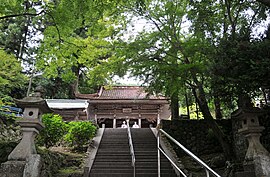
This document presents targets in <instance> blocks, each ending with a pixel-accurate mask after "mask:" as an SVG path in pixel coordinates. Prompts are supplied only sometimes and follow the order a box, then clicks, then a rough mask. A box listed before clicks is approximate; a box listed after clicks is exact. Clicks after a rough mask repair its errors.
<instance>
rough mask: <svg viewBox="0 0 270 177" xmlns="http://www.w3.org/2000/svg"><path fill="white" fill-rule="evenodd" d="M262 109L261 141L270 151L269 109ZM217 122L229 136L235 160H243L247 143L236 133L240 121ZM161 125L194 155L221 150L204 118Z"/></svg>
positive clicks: (225, 120) (180, 151)
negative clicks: (262, 128)
mask: <svg viewBox="0 0 270 177" xmlns="http://www.w3.org/2000/svg"><path fill="white" fill-rule="evenodd" d="M263 111H264V114H263V116H261V117H260V118H259V120H260V125H262V126H264V127H265V129H264V131H263V132H262V136H261V143H262V144H263V146H264V147H265V148H266V149H267V150H268V152H270V109H267V110H266V109H265V110H263ZM217 123H218V125H219V126H220V127H222V129H223V130H224V132H225V134H226V135H227V136H229V137H230V140H231V142H232V148H233V151H234V153H235V157H236V160H237V161H238V162H243V161H244V158H245V154H246V151H247V147H248V143H247V140H246V138H245V137H244V136H243V135H241V134H239V133H238V129H239V128H240V127H241V125H240V122H239V121H238V120H236V119H223V120H217ZM162 126H163V129H164V130H165V131H166V132H168V133H169V134H170V135H172V136H173V137H174V138H175V139H176V140H177V141H179V142H180V143H181V144H183V145H184V146H185V147H186V148H188V149H189V150H191V152H193V153H194V154H195V155H198V156H200V155H204V154H210V153H220V152H222V147H221V146H220V145H219V143H218V140H217V139H216V137H215V136H214V134H213V132H212V131H210V130H208V127H207V125H206V122H205V120H185V119H181V120H173V121H165V120H163V121H162ZM176 151H177V153H178V154H183V152H182V150H180V149H176Z"/></svg>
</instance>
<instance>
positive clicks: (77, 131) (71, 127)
mask: <svg viewBox="0 0 270 177" xmlns="http://www.w3.org/2000/svg"><path fill="white" fill-rule="evenodd" d="M96 129H97V128H96V126H95V125H93V124H92V123H91V122H86V121H77V122H69V124H68V133H67V134H66V135H65V138H64V139H65V140H66V141H67V142H68V143H69V144H70V145H71V146H74V147H75V148H79V149H80V148H83V146H85V145H88V144H89V142H90V140H91V139H92V138H93V137H94V136H95V133H96Z"/></svg>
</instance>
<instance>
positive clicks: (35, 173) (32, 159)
mask: <svg viewBox="0 0 270 177" xmlns="http://www.w3.org/2000/svg"><path fill="white" fill-rule="evenodd" d="M41 167H42V162H41V157H40V155H38V154H33V155H30V156H29V157H28V158H27V160H26V164H25V168H24V172H23V176H24V177H39V176H40V172H41Z"/></svg>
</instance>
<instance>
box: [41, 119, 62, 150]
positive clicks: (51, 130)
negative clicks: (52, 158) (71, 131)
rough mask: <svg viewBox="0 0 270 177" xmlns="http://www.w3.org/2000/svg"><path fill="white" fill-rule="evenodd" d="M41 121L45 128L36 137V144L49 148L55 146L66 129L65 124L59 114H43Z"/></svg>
mask: <svg viewBox="0 0 270 177" xmlns="http://www.w3.org/2000/svg"><path fill="white" fill-rule="evenodd" d="M42 123H43V124H44V125H45V128H44V129H42V130H41V132H40V134H39V135H38V137H37V144H38V145H41V146H43V145H44V146H45V147H46V148H49V147H51V146H55V145H56V144H57V143H58V142H59V141H60V140H61V139H62V138H63V136H64V134H65V133H66V131H67V125H66V123H65V122H63V120H62V117H61V116H60V115H54V114H44V115H43V116H42Z"/></svg>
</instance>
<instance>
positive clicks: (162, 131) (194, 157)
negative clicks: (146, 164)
mask: <svg viewBox="0 0 270 177" xmlns="http://www.w3.org/2000/svg"><path fill="white" fill-rule="evenodd" d="M160 133H162V134H164V135H165V136H166V137H167V138H169V139H170V140H171V141H172V142H174V143H175V144H176V145H177V146H178V147H180V148H181V149H182V150H183V151H184V152H185V153H186V154H188V155H189V156H190V157H192V158H193V159H194V160H195V161H196V162H198V163H199V164H200V165H201V166H202V167H203V168H204V170H205V173H206V176H207V177H210V174H211V175H213V176H216V177H221V176H220V175H219V174H217V173H216V172H215V171H214V170H212V169H211V168H210V167H209V166H208V165H206V164H205V163H204V162H203V161H202V160H201V159H199V158H198V157H197V156H195V155H194V154H193V153H192V152H190V151H189V150H188V149H187V148H185V147H184V146H183V145H182V144H180V143H179V142H178V141H176V140H175V139H174V138H173V137H171V136H170V135H169V134H168V133H166V132H165V131H164V130H162V129H159V131H158V136H157V146H158V177H160V152H162V154H164V155H165V157H166V158H167V159H168V160H169V161H170V162H171V164H172V165H173V166H174V167H175V168H176V169H177V170H178V171H179V172H180V174H181V175H182V176H184V177H187V175H186V174H185V173H184V172H183V171H182V170H181V169H180V168H179V167H177V165H176V164H175V163H174V162H173V161H172V160H171V159H170V157H169V156H168V155H167V154H166V153H165V152H164V151H163V150H162V149H161V147H160Z"/></svg>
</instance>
